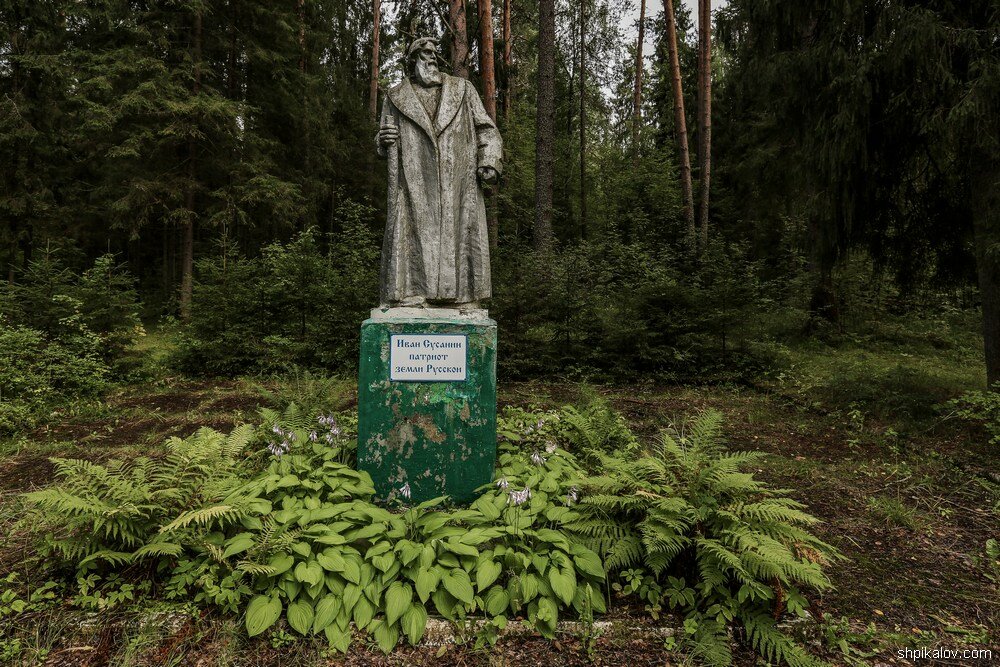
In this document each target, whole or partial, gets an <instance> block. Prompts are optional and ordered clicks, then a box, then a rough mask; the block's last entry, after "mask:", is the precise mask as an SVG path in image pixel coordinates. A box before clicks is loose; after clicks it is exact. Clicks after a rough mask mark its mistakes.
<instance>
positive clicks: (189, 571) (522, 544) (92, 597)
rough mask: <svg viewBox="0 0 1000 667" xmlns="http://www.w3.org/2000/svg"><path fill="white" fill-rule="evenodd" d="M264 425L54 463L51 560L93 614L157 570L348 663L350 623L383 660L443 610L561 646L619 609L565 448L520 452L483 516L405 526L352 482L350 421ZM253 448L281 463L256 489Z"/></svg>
mask: <svg viewBox="0 0 1000 667" xmlns="http://www.w3.org/2000/svg"><path fill="white" fill-rule="evenodd" d="M262 416H263V418H264V419H263V423H262V424H261V426H260V427H259V428H256V429H255V428H252V427H248V426H244V427H239V428H238V429H237V430H235V431H234V432H233V434H231V435H230V436H229V437H228V438H226V437H224V436H222V435H220V434H218V433H215V432H214V431H209V430H202V431H199V432H198V433H197V434H195V435H194V436H192V437H191V438H189V439H187V440H183V441H182V440H177V439H174V440H172V441H171V442H170V445H169V450H170V451H169V453H168V455H167V456H166V457H165V459H163V460H158V461H152V460H149V459H137V460H136V461H134V462H132V463H131V464H123V463H118V462H111V463H108V464H106V465H97V464H93V463H89V462H86V461H66V460H59V459H57V460H56V463H57V466H58V471H59V476H60V478H61V482H60V484H59V485H57V486H55V487H52V488H49V489H46V490H43V491H38V492H34V493H31V494H28V495H27V499H28V501H29V502H30V503H31V504H32V505H34V506H35V508H36V511H37V512H38V513H39V519H40V525H41V526H44V527H45V528H44V529H45V530H48V531H51V532H50V534H49V535H48V536H47V537H46V538H45V542H46V544H48V545H49V548H50V550H51V552H52V555H53V556H55V557H57V558H58V559H59V560H61V561H62V562H65V563H67V564H70V565H73V566H74V567H75V568H76V570H77V572H78V573H79V577H78V587H79V588H80V590H81V596H82V597H81V603H82V602H83V601H86V603H87V604H89V605H92V606H94V605H96V606H98V607H100V606H102V605H104V606H107V605H109V604H114V603H116V601H119V600H123V599H130V598H129V596H135V595H137V594H139V593H140V591H137V590H134V589H133V588H131V587H127V586H125V585H123V584H119V583H117V582H116V580H115V581H112V580H113V579H114V578H115V577H117V574H115V573H116V572H117V570H118V569H120V568H122V567H124V566H126V565H133V564H138V563H142V562H149V563H151V564H152V565H153V566H154V568H155V569H156V570H158V571H160V572H161V573H162V574H163V575H164V576H165V579H166V580H165V582H164V584H163V586H164V591H165V593H166V595H167V597H168V598H177V599H184V598H193V599H194V600H195V602H198V603H202V604H209V605H214V606H218V607H220V608H222V609H225V610H230V611H233V610H237V609H245V623H246V627H247V632H248V634H250V635H257V634H261V633H263V632H265V631H266V630H268V629H269V628H273V627H275V624H276V623H277V622H278V620H279V619H281V618H284V620H285V622H286V623H287V624H288V626H289V627H290V628H291V629H292V631H294V632H295V633H296V634H299V635H312V634H319V633H322V634H323V635H324V636H325V637H326V638H327V640H328V641H329V642H330V644H331V646H333V647H334V648H336V649H338V650H341V651H346V650H347V647H348V645H349V643H350V641H351V630H350V628H351V624H352V623H353V624H354V626H356V627H357V628H359V629H362V630H366V631H367V632H368V633H369V634H370V636H371V637H372V638H373V639H374V640H375V642H376V643H377V644H378V645H379V647H380V648H381V649H382V650H384V651H386V652H388V651H390V650H392V648H393V647H394V646H395V645H396V644H397V643H398V641H399V640H400V639H401V638H406V639H407V640H408V641H409V642H411V643H416V642H418V641H419V640H420V638H421V637H422V636H423V633H424V629H425V627H426V623H427V618H428V615H429V614H431V613H436V614H438V615H440V616H443V617H444V618H447V619H449V620H452V621H455V622H457V623H461V622H464V621H465V620H466V619H468V618H469V617H471V616H472V615H484V616H486V617H487V619H488V624H487V627H488V628H492V630H491V631H488V632H484V633H482V635H481V639H482V641H485V642H493V641H496V638H497V636H498V634H497V633H498V632H499V630H500V629H502V628H503V627H504V625H505V624H506V622H507V619H508V618H513V617H515V616H523V617H525V618H527V619H528V621H529V622H530V623H531V624H532V625H533V626H534V627H535V628H536V629H538V630H539V632H541V633H542V634H543V635H545V636H548V637H551V636H553V634H554V632H555V629H556V623H557V620H558V618H559V616H560V614H567V613H573V614H592V613H593V612H595V611H596V612H601V611H603V610H604V608H605V606H604V598H603V596H602V594H601V586H602V582H603V580H604V576H605V575H604V568H603V565H602V562H601V559H600V558H599V557H598V556H597V554H595V553H594V552H593V551H591V550H590V549H588V548H587V547H586V546H584V545H583V544H581V543H580V542H579V541H578V540H576V539H574V538H573V537H572V534H571V533H567V532H566V531H564V530H563V529H562V526H563V524H564V523H566V522H568V521H573V520H575V519H576V518H577V517H575V515H574V510H573V509H572V505H573V504H574V501H575V497H576V494H577V489H576V485H577V484H578V483H579V480H580V479H581V477H582V471H581V469H580V467H579V466H578V465H577V463H576V461H575V459H574V458H573V456H572V455H571V454H569V453H568V452H566V451H565V450H563V449H561V448H557V447H555V446H554V445H553V447H552V448H550V450H549V451H546V450H541V451H535V452H530V453H529V452H528V451H526V450H525V449H524V448H522V447H519V446H516V445H514V444H511V443H510V442H508V443H507V444H505V445H503V447H502V451H501V455H500V461H499V464H500V467H499V471H498V475H499V478H498V482H497V484H495V485H490V486H489V488H488V489H487V490H485V492H484V493H483V495H482V496H481V497H480V498H479V499H478V500H477V501H476V502H475V503H473V504H472V506H470V507H469V508H465V509H454V508H449V507H447V506H446V499H445V498H438V499H435V500H431V501H428V502H425V503H422V504H420V505H418V506H415V507H409V508H398V509H396V510H395V511H390V510H389V509H387V508H384V507H379V506H377V505H375V504H373V503H372V501H371V499H372V497H373V495H374V488H373V487H372V484H371V479H370V478H369V477H368V475H367V473H363V472H358V471H356V470H354V468H353V464H354V457H353V443H354V439H355V438H354V437H353V432H352V431H351V429H350V420H348V419H346V418H335V417H332V416H327V415H322V416H320V417H319V418H318V419H315V418H313V417H311V416H308V415H306V414H305V413H304V412H302V411H301V410H300V409H299V408H298V407H297V406H295V405H294V404H293V405H291V406H289V407H288V408H287V409H286V410H285V411H284V412H283V413H279V412H277V411H274V410H263V411H262ZM341 420H342V421H344V422H346V424H347V425H346V426H341ZM251 441H253V442H255V443H257V445H258V446H260V447H262V448H263V451H264V452H266V453H267V455H268V460H269V462H268V464H267V466H266V468H265V469H263V470H262V471H261V472H260V473H259V474H256V475H255V476H252V477H250V476H248V475H246V471H247V469H248V467H247V466H244V467H242V468H241V467H239V466H236V463H237V462H238V461H239V459H240V456H241V455H242V453H243V452H244V450H245V449H246V448H247V445H248V443H250V442H251ZM253 458H254V456H253V455H251V461H252V460H253ZM241 471H242V472H243V474H244V476H243V477H241V474H240V473H241ZM107 572H110V573H111V574H109V575H108V580H107V581H103V582H102V580H101V578H100V577H101V576H103V574H102V573H107ZM98 590H99V591H100V592H97V591H98Z"/></svg>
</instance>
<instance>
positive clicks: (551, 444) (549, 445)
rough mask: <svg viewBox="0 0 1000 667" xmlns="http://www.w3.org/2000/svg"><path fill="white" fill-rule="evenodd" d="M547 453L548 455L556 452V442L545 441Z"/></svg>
mask: <svg viewBox="0 0 1000 667" xmlns="http://www.w3.org/2000/svg"><path fill="white" fill-rule="evenodd" d="M545 451H546V452H547V453H549V454H551V453H552V452H554V451H556V443H555V441H553V440H546V441H545Z"/></svg>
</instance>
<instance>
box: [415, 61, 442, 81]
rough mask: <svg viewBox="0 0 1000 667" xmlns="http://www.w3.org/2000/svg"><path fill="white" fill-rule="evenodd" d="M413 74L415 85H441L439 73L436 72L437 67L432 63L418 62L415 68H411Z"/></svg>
mask: <svg viewBox="0 0 1000 667" xmlns="http://www.w3.org/2000/svg"><path fill="white" fill-rule="evenodd" d="M413 74H414V78H416V80H417V83H419V84H420V85H421V86H440V85H441V80H442V77H441V72H440V71H438V68H437V65H435V64H433V63H425V62H421V61H419V60H418V61H417V64H416V66H415V67H414V68H413Z"/></svg>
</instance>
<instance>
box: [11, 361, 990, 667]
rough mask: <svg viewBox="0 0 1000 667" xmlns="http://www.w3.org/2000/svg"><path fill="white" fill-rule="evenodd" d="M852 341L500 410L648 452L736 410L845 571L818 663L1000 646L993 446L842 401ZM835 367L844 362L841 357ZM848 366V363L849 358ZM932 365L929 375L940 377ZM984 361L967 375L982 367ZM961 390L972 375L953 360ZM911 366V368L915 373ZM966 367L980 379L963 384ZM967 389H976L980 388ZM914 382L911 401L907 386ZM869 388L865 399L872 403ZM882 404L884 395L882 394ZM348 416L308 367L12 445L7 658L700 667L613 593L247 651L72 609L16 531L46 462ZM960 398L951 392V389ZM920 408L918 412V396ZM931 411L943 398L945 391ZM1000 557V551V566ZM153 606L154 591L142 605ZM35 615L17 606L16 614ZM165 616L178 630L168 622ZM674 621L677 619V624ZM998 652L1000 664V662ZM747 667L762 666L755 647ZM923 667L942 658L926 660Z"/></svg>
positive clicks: (561, 392) (139, 620)
mask: <svg viewBox="0 0 1000 667" xmlns="http://www.w3.org/2000/svg"><path fill="white" fill-rule="evenodd" d="M858 347H860V346H853V347H852V349H851V350H850V352H849V353H847V354H843V355H841V356H838V352H839V351H838V350H837V349H836V348H830V349H826V350H823V351H822V352H821V353H818V352H817V351H815V350H814V351H813V354H812V355H811V356H808V357H803V358H805V359H810V360H812V362H811V363H813V364H816V365H817V367H818V365H820V364H822V365H825V366H826V367H827V368H828V369H831V370H830V373H829V374H828V375H826V376H824V375H822V374H821V373H819V372H815V373H812V374H811V375H809V377H811V378H812V380H811V381H810V382H809V383H806V382H804V381H802V380H801V378H802V377H805V376H806V374H805V373H803V374H801V375H799V376H798V377H799V380H798V381H796V382H791V381H788V380H784V379H774V378H770V379H764V380H762V381H761V382H760V383H759V384H757V385H756V386H753V387H746V386H712V387H671V386H654V385H636V386H618V387H592V386H584V385H578V384H573V383H564V382H535V383H508V384H502V385H501V388H500V389H501V394H500V403H501V407H502V408H503V407H513V408H532V409H550V408H558V407H561V406H563V405H567V404H576V405H586V404H588V403H590V402H593V401H594V400H604V401H606V402H607V403H608V404H609V405H610V406H611V407H612V408H614V409H615V410H616V411H617V412H618V413H620V414H621V415H622V416H623V418H624V420H625V422H626V423H627V425H628V426H629V427H630V428H631V429H632V431H633V432H634V433H635V434H636V436H637V437H638V438H639V439H640V441H643V442H648V441H649V440H650V439H651V438H652V436H654V435H655V434H656V433H657V432H658V431H659V430H660V429H662V428H664V427H666V426H669V425H671V424H674V425H676V424H680V423H683V422H684V421H685V420H686V419H688V418H689V417H691V416H692V415H694V414H697V413H699V412H701V411H703V410H705V409H707V408H714V409H717V410H719V411H721V412H722V414H723V415H724V416H725V418H726V422H725V430H726V434H727V436H728V441H729V445H730V447H731V448H732V449H735V450H746V451H750V450H760V451H764V452H766V457H765V458H764V459H762V460H761V461H759V462H758V463H757V464H756V467H755V470H754V472H756V474H757V476H758V477H760V478H762V479H764V480H766V481H768V482H771V483H772V484H774V485H776V486H779V487H784V488H787V489H789V490H790V495H791V497H792V498H794V499H796V500H798V501H800V502H802V503H804V504H805V505H807V506H808V509H809V511H810V512H811V513H813V514H814V515H815V516H817V517H818V518H820V519H821V520H822V521H823V523H821V524H819V525H818V526H817V527H816V528H815V532H816V533H817V534H818V536H819V537H820V538H821V539H823V540H825V541H827V542H829V543H831V544H833V545H834V546H836V547H837V548H838V549H839V550H840V551H841V552H842V554H843V555H844V556H846V559H845V560H843V561H839V562H837V563H835V564H833V565H832V566H831V567H829V568H828V573H829V576H830V578H831V580H832V583H833V589H832V590H830V591H828V592H826V593H825V594H823V595H822V596H821V598H820V599H819V601H818V602H817V603H816V604H815V605H814V609H813V610H812V611H814V612H816V614H817V615H821V616H822V618H824V619H825V620H823V621H822V622H816V621H814V620H806V621H802V622H800V623H799V624H797V625H796V627H795V629H794V632H795V633H797V634H799V635H800V636H801V637H802V638H803V641H804V642H805V643H806V645H807V646H809V647H810V650H811V651H812V652H813V653H814V654H815V655H817V656H821V657H823V658H825V659H827V660H829V661H831V662H833V663H835V664H869V663H874V662H876V661H885V662H890V663H893V662H897V663H899V662H901V661H898V660H896V659H895V651H896V650H897V649H901V648H904V647H923V646H930V647H945V646H950V647H965V648H993V649H994V651H996V650H998V649H1000V637H998V635H997V631H996V628H997V627H1000V591H998V581H997V580H998V578H1000V577H998V571H997V564H996V563H995V560H991V558H990V557H989V556H988V555H987V553H986V544H987V541H988V540H989V539H991V538H996V537H997V536H998V535H1000V519H998V505H1000V479H998V478H997V476H996V473H995V470H996V469H997V462H998V458H1000V456H998V454H997V452H996V449H995V447H990V446H989V445H988V444H987V442H988V439H989V438H988V436H987V434H986V433H985V432H984V431H982V430H981V429H980V428H979V427H978V426H977V425H975V424H970V423H967V422H965V421H962V420H959V419H957V418H956V417H954V415H953V414H952V412H953V411H949V410H948V409H947V408H944V409H940V410H933V411H927V410H923V409H921V411H920V412H919V413H918V414H916V415H914V414H903V413H900V412H898V411H897V412H895V413H894V412H893V411H892V410H885V409H883V408H882V407H881V406H880V405H876V406H875V407H874V408H873V407H872V406H871V404H870V402H869V403H864V402H859V401H848V402H846V403H845V402H844V401H843V400H842V398H838V394H837V393H836V392H827V391H825V387H823V386H821V385H819V384H817V382H816V378H819V379H820V380H822V378H823V377H827V378H833V379H835V380H836V378H837V377H838V375H837V370H838V368H841V369H843V368H847V369H850V368H852V367H853V366H854V364H855V363H856V356H857V355H858V354H861V353H862V351H859V350H858ZM863 353H864V354H865V355H866V359H867V363H868V364H869V366H870V367H871V368H872V369H873V373H872V374H873V376H874V377H875V378H876V379H877V378H880V377H882V374H881V373H880V369H883V368H886V367H890V366H892V365H893V364H895V365H899V364H900V363H902V364H903V366H902V367H903V368H904V369H906V368H907V366H906V364H907V363H908V362H907V359H906V358H905V357H904V358H903V359H902V362H900V360H899V359H898V358H897V355H896V351H895V350H892V349H888V350H887V349H886V348H884V347H882V348H881V349H880V348H879V346H871V345H870V346H868V349H867V351H863ZM838 360H839V361H838ZM838 363H840V364H841V365H840V366H839V367H838V366H837V364H838ZM935 363H938V362H935V361H934V360H933V359H932V358H930V355H926V356H923V357H919V358H918V359H917V361H916V362H915V364H914V366H920V365H923V366H924V367H927V366H931V365H934V364H935ZM971 367H972V366H971V364H970V365H969V367H968V368H970V369H971ZM948 368H949V373H950V374H951V376H952V377H958V378H959V380H956V382H960V383H961V382H964V381H965V380H963V379H962V378H966V377H968V375H971V374H972V373H974V372H975V371H972V370H969V371H968V373H966V370H965V368H966V367H965V366H963V365H962V364H959V363H952V364H950V365H948ZM904 372H906V371H905V370H904ZM964 373H966V375H963V374H964ZM969 381H970V382H971V380H969ZM903 389H905V387H904V388H902V389H901V390H900V391H901V392H902V391H903ZM866 391H868V388H866V387H861V388H860V391H859V395H864V394H865V392H866ZM909 391H910V392H911V394H916V398H914V397H913V396H907V395H905V394H903V393H899V394H897V395H896V396H893V397H889V398H891V399H892V400H893V401H896V403H895V404H896V405H899V404H900V403H899V401H903V403H907V402H912V403H914V404H920V405H923V404H924V403H925V402H928V400H929V399H926V398H923V397H921V396H920V392H924V391H925V387H924V386H923V385H920V384H917V385H916V386H915V387H911V388H910V390H909ZM870 395H875V396H877V395H878V392H870ZM293 396H297V397H299V398H302V399H305V400H308V401H313V402H315V403H316V404H329V405H334V406H335V407H337V408H338V409H344V410H350V409H351V407H352V401H353V396H352V390H351V387H350V382H349V381H345V380H330V379H326V378H322V377H321V376H310V375H308V374H297V375H293V376H289V377H286V378H279V379H276V380H267V381H261V380H253V381H251V380H239V381H207V380H206V381H192V380H187V379H183V378H178V377H171V376H168V375H159V376H157V377H156V379H155V380H154V381H152V382H146V383H142V384H136V385H130V386H126V387H124V388H121V389H118V390H115V391H113V392H112V393H110V394H109V395H107V396H106V397H105V398H104V399H103V401H102V402H101V403H100V404H99V405H96V406H92V407H91V408H90V409H87V410H78V411H77V413H76V414H74V415H70V416H66V417H60V418H56V419H52V420H49V421H48V422H47V423H46V424H44V425H42V426H39V427H37V428H35V429H34V430H32V431H30V432H27V433H22V434H19V435H17V436H14V437H12V438H9V439H7V440H5V441H4V442H3V443H2V445H0V447H2V450H0V451H2V459H0V531H2V537H0V575H2V577H4V578H5V580H4V583H3V584H0V586H2V591H3V592H2V595H4V596H5V597H0V628H2V629H3V632H2V633H0V635H2V636H3V637H4V639H3V640H2V641H3V644H2V645H0V658H2V659H4V660H6V661H8V662H9V663H11V664H52V665H57V664H67V665H70V664H72V665H100V664H134V665H147V664H148V665H158V664H192V665H194V664H233V665H237V664H239V665H242V664H303V665H309V664H326V663H330V664H349V665H382V664H435V665H445V664H470V665H473V664H475V665H479V664H484V665H486V664H609V665H611V664H625V663H628V664H635V665H645V664H651V665H652V664H674V663H678V664H679V663H681V662H683V661H684V660H685V657H684V655H683V654H682V653H679V652H677V651H675V650H673V649H674V647H675V643H676V642H675V641H674V640H665V639H664V638H663V637H662V636H659V635H657V634H656V633H655V632H652V631H650V632H645V633H643V632H636V631H635V628H636V627H640V628H641V627H648V628H652V627H653V626H660V625H671V624H672V619H671V618H670V617H669V616H667V617H665V618H661V619H660V620H659V621H653V620H652V619H650V618H649V615H648V614H647V613H646V612H645V611H644V610H643V606H644V605H643V603H642V602H637V601H636V600H635V599H625V598H616V600H615V603H614V604H613V605H612V608H611V609H610V610H609V613H608V614H607V615H606V616H605V619H606V620H608V621H610V625H602V626H600V631H599V632H592V633H588V632H587V631H585V630H584V631H580V630H579V629H577V631H575V632H573V633H570V634H565V635H563V634H560V635H557V638H556V641H554V642H550V641H548V640H544V639H542V638H540V637H538V636H533V635H527V636H512V637H509V638H501V639H500V641H499V642H498V644H497V646H496V647H495V648H494V649H492V650H488V651H483V650H477V649H476V648H475V637H474V633H471V632H470V633H469V634H470V637H469V639H470V640H469V641H468V642H467V643H463V644H458V645H454V644H450V643H444V644H440V645H439V644H437V643H435V642H431V643H430V645H421V646H419V647H416V648H409V647H400V648H398V649H397V650H396V651H395V652H393V653H392V654H390V655H389V656H385V655H383V654H382V653H381V652H379V651H378V649H377V648H376V647H375V646H374V645H368V646H366V645H363V644H359V645H356V647H355V649H353V650H352V652H351V653H349V654H348V655H347V656H346V657H345V656H340V655H339V654H330V653H329V652H327V650H326V649H325V648H324V646H325V642H324V641H313V640H301V639H300V640H299V641H292V635H291V633H290V632H288V631H287V630H281V631H277V632H272V633H270V634H269V635H267V636H266V638H264V639H259V638H258V639H254V640H248V639H247V638H246V634H245V630H244V628H243V625H242V623H240V622H239V620H238V619H235V618H232V617H227V616H221V615H218V614H215V613H207V612H202V611H199V610H197V609H194V608H193V607H189V606H186V605H183V604H167V603H164V602H157V603H148V602H142V603H133V602H131V601H130V600H128V599H127V594H126V595H125V598H126V599H123V600H122V601H121V603H120V604H109V605H108V606H107V607H106V608H104V609H100V610H82V609H80V608H78V607H75V606H74V605H71V604H69V603H67V602H61V603H58V604H57V603H55V602H53V600H55V599H57V598H58V596H57V595H56V593H54V592H53V590H52V589H51V588H50V587H49V588H47V584H46V582H47V581H48V580H49V576H47V575H48V573H45V572H41V571H39V570H38V568H37V561H36V560H35V559H34V552H33V545H32V543H31V542H30V541H29V540H28V538H27V536H26V534H25V526H23V525H22V524H21V523H20V519H21V517H22V515H23V510H24V501H23V499H22V496H21V494H22V493H24V492H27V491H32V490H36V489H40V488H44V487H45V486H47V485H48V484H50V483H52V481H53V471H54V468H53V466H52V464H51V463H50V462H49V458H50V457H54V456H59V457H74V458H82V459H86V460H90V461H95V462H99V461H106V460H108V459H111V458H120V459H121V458H124V459H130V458H135V457H138V456H149V457H153V458H156V457H158V456H163V455H164V454H165V451H164V449H163V442H164V439H165V438H166V437H168V436H173V435H177V436H182V437H183V436H186V435H189V434H191V433H193V432H194V431H196V430H197V429H198V428H200V427H202V426H212V427H214V428H216V429H219V430H223V431H228V430H229V428H231V427H232V426H234V425H236V424H239V423H242V422H246V421H254V420H255V419H256V416H257V410H258V409H259V408H261V407H265V406H270V407H280V405H281V404H282V403H284V402H287V401H288V400H289V398H291V397H293ZM944 397H945V398H946V397H947V396H944ZM911 399H912V401H911ZM933 403H934V404H939V403H940V401H939V397H937V396H935V397H934V400H933ZM993 558H994V559H995V556H994V557H993ZM131 594H132V595H135V596H137V597H141V590H135V591H133V592H132V593H131ZM18 601H21V603H22V606H24V607H25V608H24V609H23V610H22V611H20V612H17V611H15V609H14V607H13V604H14V603H16V602H18ZM165 619H166V620H165ZM674 623H675V622H674ZM994 655H996V653H994ZM736 659H737V662H738V663H742V664H751V663H753V662H754V660H755V658H754V657H753V655H752V653H750V652H749V651H742V652H737V654H736ZM924 664H927V663H924Z"/></svg>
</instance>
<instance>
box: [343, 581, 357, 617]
mask: <svg viewBox="0 0 1000 667" xmlns="http://www.w3.org/2000/svg"><path fill="white" fill-rule="evenodd" d="M360 599H361V588H360V587H358V586H357V585H356V584H347V586H346V587H344V609H346V610H347V611H348V612H351V611H352V610H353V609H354V605H356V604H357V603H358V600H360Z"/></svg>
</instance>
